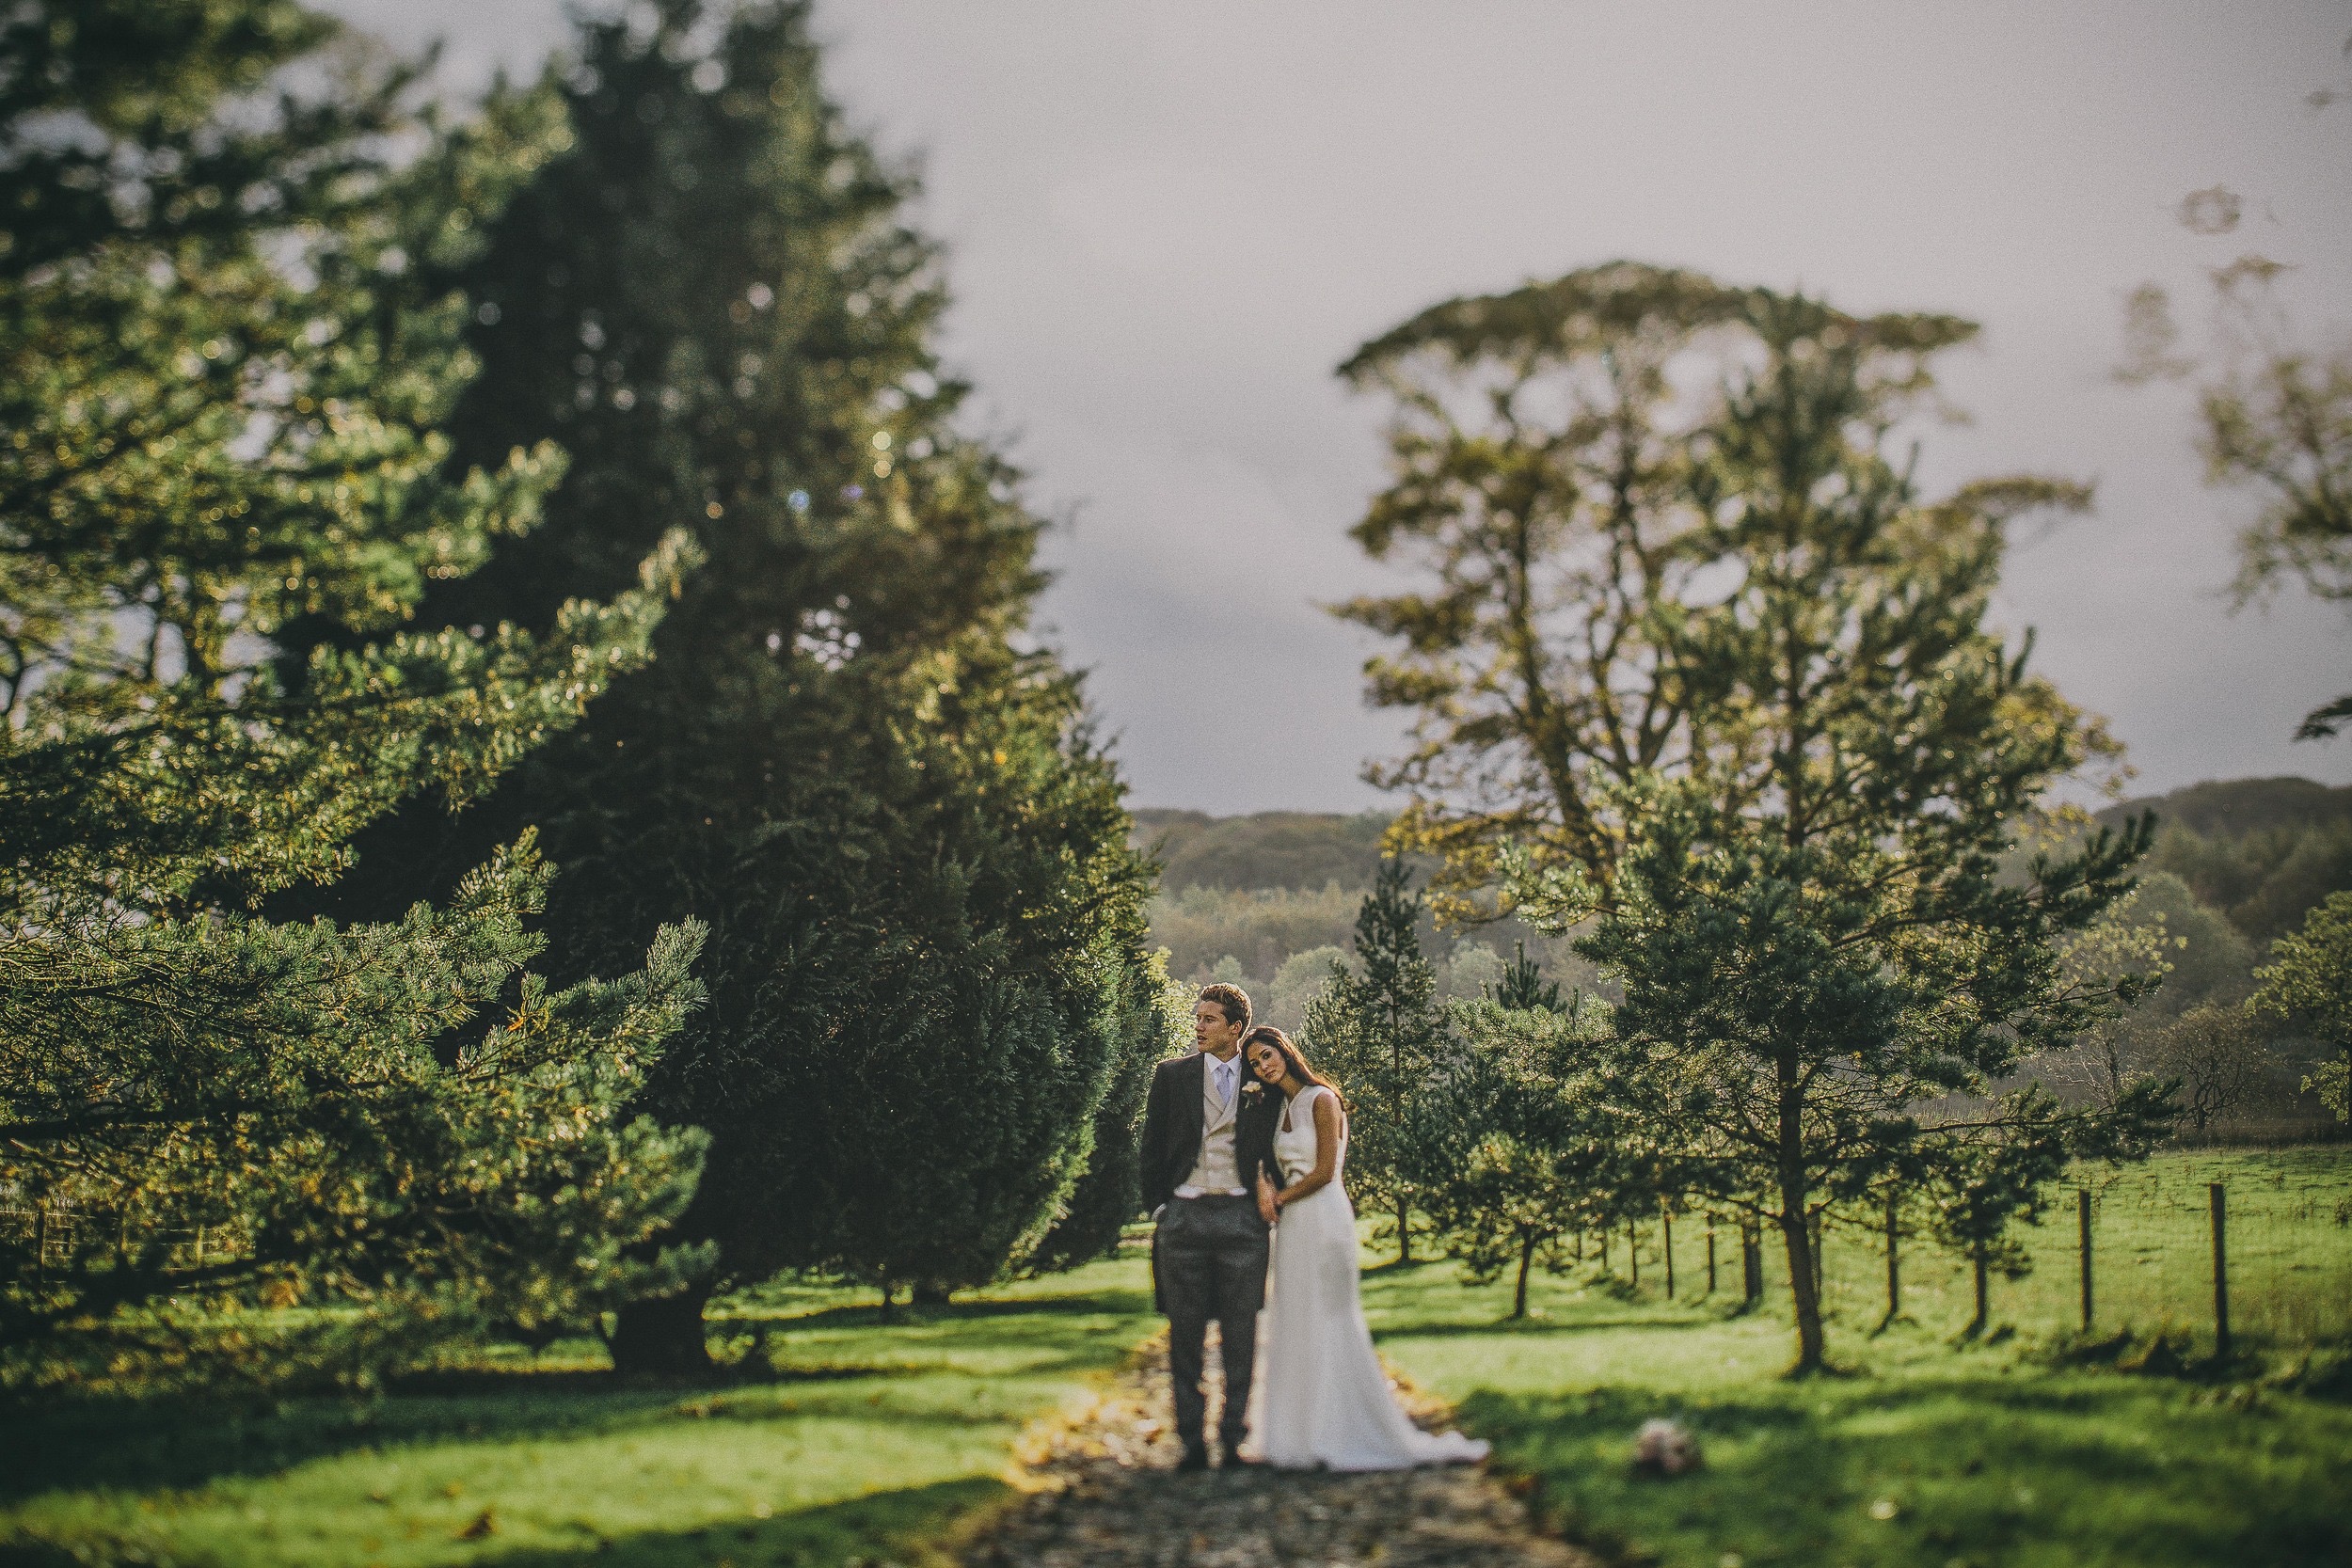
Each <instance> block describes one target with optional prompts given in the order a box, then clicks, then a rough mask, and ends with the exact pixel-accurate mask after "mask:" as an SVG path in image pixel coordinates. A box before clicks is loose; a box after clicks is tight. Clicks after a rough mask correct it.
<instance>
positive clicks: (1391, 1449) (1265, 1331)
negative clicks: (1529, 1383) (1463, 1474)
mask: <svg viewBox="0 0 2352 1568" xmlns="http://www.w3.org/2000/svg"><path fill="white" fill-rule="evenodd" d="M1330 1092H1331V1091H1330V1090H1329V1089H1327V1088H1325V1087H1323V1086H1322V1085H1319V1084H1310V1085H1307V1087H1305V1088H1303V1089H1301V1090H1299V1092H1298V1098H1297V1099H1295V1100H1294V1101H1291V1103H1290V1106H1289V1108H1288V1110H1287V1112H1286V1114H1285V1116H1284V1118H1283V1120H1284V1126H1283V1128H1282V1130H1281V1131H1280V1132H1277V1133H1276V1134H1275V1138H1274V1155H1275V1158H1276V1160H1277V1161H1279V1163H1280V1164H1281V1167H1282V1178H1283V1181H1284V1183H1285V1184H1288V1183H1289V1182H1292V1181H1295V1180H1298V1179H1299V1178H1300V1177H1302V1176H1304V1175H1306V1174H1307V1173H1308V1172H1309V1171H1311V1170H1312V1169H1314V1167H1315V1112H1314V1102H1315V1097H1316V1096H1317V1095H1326V1094H1329V1093H1330ZM1346 1129H1347V1123H1346V1121H1345V1119H1344V1116H1343V1119H1342V1120H1341V1122H1340V1157H1339V1161H1338V1164H1337V1165H1336V1166H1335V1168H1334V1171H1333V1174H1332V1178H1331V1183H1330V1185H1328V1186H1327V1187H1325V1188H1323V1189H1322V1190H1321V1191H1319V1192H1315V1193H1311V1194H1309V1195H1308V1196H1305V1197H1303V1198H1300V1199H1299V1200H1298V1201H1297V1202H1295V1203H1293V1204H1291V1205H1290V1206H1289V1207H1288V1208H1286V1209H1284V1210H1283V1211H1282V1213H1281V1219H1280V1221H1279V1224H1277V1225H1276V1226H1275V1227H1274V1262H1273V1269H1272V1273H1271V1275H1270V1277H1269V1279H1268V1282H1267V1291H1266V1293H1267V1304H1266V1310H1265V1311H1264V1312H1263V1314H1262V1315H1261V1316H1260V1317H1259V1319H1258V1366H1257V1377H1256V1381H1255V1384H1254V1386H1253V1387H1252V1388H1251V1390H1250V1394H1251V1398H1250V1405H1251V1409H1250V1421H1249V1427H1250V1431H1251V1433H1252V1434H1253V1435H1254V1437H1255V1439H1256V1441H1255V1445H1254V1446H1255V1448H1256V1449H1257V1453H1258V1457H1259V1458H1260V1459H1263V1461H1265V1462H1266V1463H1267V1464H1269V1465H1279V1466H1281V1467H1282V1468H1284V1469H1302V1470H1303V1469H1312V1468H1318V1467H1320V1468H1325V1469H1332V1470H1402V1469H1406V1468H1409V1467H1410V1466H1412V1465H1447V1464H1458V1463H1467V1462H1469V1461H1473V1460H1479V1459H1484V1458H1486V1444H1485V1443H1482V1442H1479V1441H1477V1440H1475V1439H1473V1438H1469V1437H1465V1436H1463V1435H1462V1434H1461V1433H1456V1432H1449V1433H1441V1434H1438V1435H1434V1436H1433V1435H1431V1434H1430V1433H1425V1432H1422V1430H1421V1429H1420V1428H1419V1427H1416V1426H1415V1425H1413V1423H1412V1421H1411V1420H1410V1419H1409V1418H1407V1417H1406V1414H1405V1411H1404V1408H1403V1407H1402V1406H1401V1405H1399V1404H1398V1403H1397V1402H1396V1394H1395V1391H1394V1390H1393V1389H1391V1387H1390V1386H1389V1378H1388V1373H1387V1372H1385V1371H1383V1370H1381V1366H1380V1358H1379V1356H1378V1355H1376V1354H1374V1352H1373V1348H1372V1330H1371V1329H1370V1328H1368V1327H1366V1326H1365V1323H1364V1307H1363V1299H1362V1297H1361V1295H1360V1294H1359V1291H1358V1288H1357V1278H1356V1206H1355V1205H1354V1204H1352V1203H1350V1202H1348V1200H1347V1192H1346V1189H1345V1188H1343V1186H1342V1185H1341V1183H1340V1175H1341V1172H1342V1171H1343V1169H1344V1167H1345V1165H1346V1163H1347V1131H1346Z"/></svg>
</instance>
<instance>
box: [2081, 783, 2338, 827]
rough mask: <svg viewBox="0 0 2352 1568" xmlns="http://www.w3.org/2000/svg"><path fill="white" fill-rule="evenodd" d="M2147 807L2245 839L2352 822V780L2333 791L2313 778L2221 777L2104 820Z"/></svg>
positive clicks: (2164, 817) (2131, 803) (2119, 819)
mask: <svg viewBox="0 0 2352 1568" xmlns="http://www.w3.org/2000/svg"><path fill="white" fill-rule="evenodd" d="M2143 811H2153V812H2154V813H2155V814H2156V817H2157V820H2158V821H2159V822H2163V823H2168V824H2171V825H2174V826H2177V827H2183V828H2186V829H2188V830H2189V831H2190V832H2196V833H2202V834H2203V835H2204V836H2205V837H2207V838H2243V837H2245V836H2246V835H2247V834H2249V833H2256V832H2269V831H2272V830H2275V829H2280V828H2318V827H2328V826H2331V825H2333V824H2336V823H2343V822H2352V784H2347V785H2343V786H2340V787H2338V788H2333V789H2330V788H2329V787H2328V785H2326V784H2315V783H2313V782H2312V780H2310V779H2296V778H2285V779H2219V780H2209V781H2207V782H2206V783H2204V784H2190V785H2189V786H2188V787H2187V788H2186V789H2176V790H2174V791H2173V792H2172V793H2171V794H2169V795H2150V796H2144V797H2142V798H2141V799H2139V800H2126V801H2124V802H2123V803H2122V805H2120V806H2109V807H2108V808H2107V809H2106V811H2103V812H2101V813H2100V814H2099V820H2100V821H2102V822H2105V823H2106V824H2108V825H2109V826H2111V827H2112V826H2120V825H2121V824H2122V823H2123V822H2124V821H2126V820H2128V819H2129V818H2131V817H2134V816H2138V815H2139V814H2140V813H2141V812H2143Z"/></svg>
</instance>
